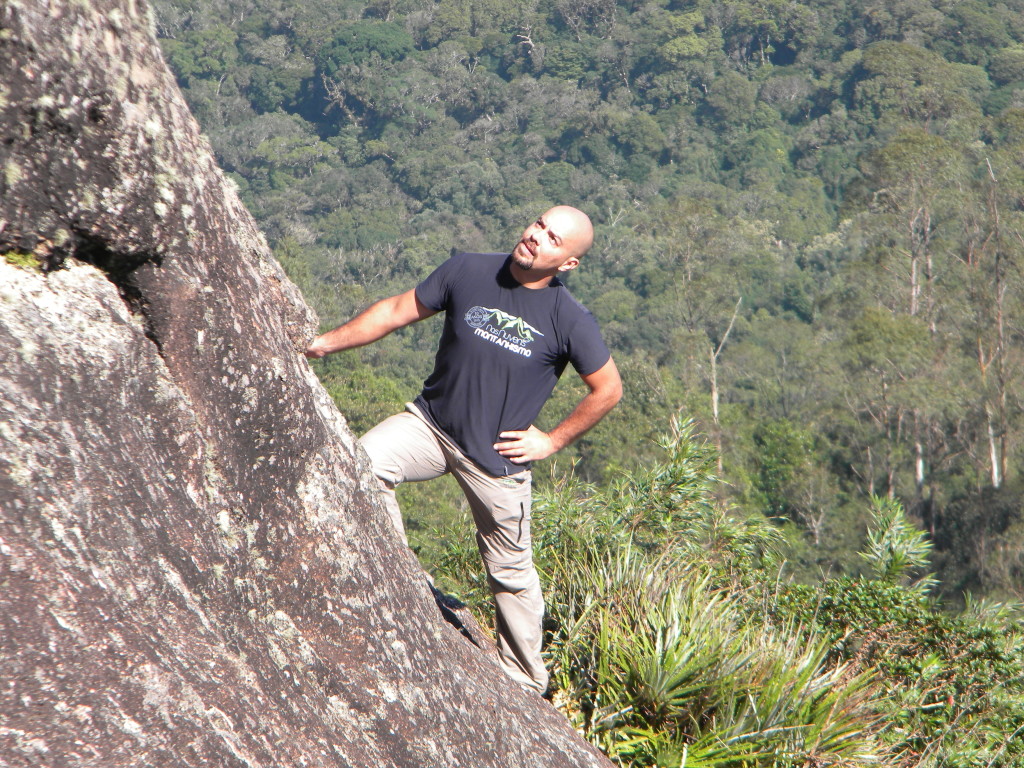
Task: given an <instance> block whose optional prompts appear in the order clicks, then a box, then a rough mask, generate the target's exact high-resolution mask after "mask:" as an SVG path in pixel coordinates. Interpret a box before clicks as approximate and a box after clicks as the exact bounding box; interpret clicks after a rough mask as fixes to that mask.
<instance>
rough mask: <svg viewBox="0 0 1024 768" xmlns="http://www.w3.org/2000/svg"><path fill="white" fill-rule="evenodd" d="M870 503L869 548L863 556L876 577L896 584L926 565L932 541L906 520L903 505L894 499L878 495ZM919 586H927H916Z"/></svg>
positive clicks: (921, 587)
mask: <svg viewBox="0 0 1024 768" xmlns="http://www.w3.org/2000/svg"><path fill="white" fill-rule="evenodd" d="M871 506H872V508H873V509H872V526H871V529H870V530H869V531H868V548H867V550H866V551H864V552H862V553H861V557H863V558H864V560H866V561H867V563H868V565H869V566H870V567H871V570H872V571H873V572H874V574H875V578H877V579H878V580H879V581H883V582H887V583H896V582H897V581H899V580H900V579H901V578H902V577H904V576H906V575H907V573H908V572H909V571H912V570H915V569H919V568H923V567H925V566H927V564H928V555H929V554H930V553H931V551H932V543H931V542H930V541H929V540H928V539H927V537H926V536H925V534H924V532H923V531H920V530H918V529H917V528H915V527H914V526H913V525H912V524H911V523H910V521H909V520H907V516H906V513H905V512H904V511H903V505H902V504H900V503H899V502H898V501H896V500H895V499H885V498H880V497H878V496H875V497H874V498H872V499H871ZM926 583H927V582H926ZM916 588H918V589H923V588H924V587H923V586H921V585H917V586H916Z"/></svg>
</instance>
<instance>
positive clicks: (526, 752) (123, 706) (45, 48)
mask: <svg viewBox="0 0 1024 768" xmlns="http://www.w3.org/2000/svg"><path fill="white" fill-rule="evenodd" d="M148 15H149V10H148V8H147V7H146V6H145V5H144V4H142V3H139V2H132V1H130V0H127V1H126V2H89V3H83V2H71V1H68V2H42V0H36V1H35V2H25V1H23V0H4V2H3V3H2V4H0V253H3V254H4V256H0V765H3V766H5V767H6V766H12V767H13V766H30V765H47V766H80V765H82V766H84V765H89V766H105V767H106V766H128V765H131V766H150V765H152V766H164V765H166V766H193V765H194V766H199V765H225V766H272V765H273V766H278V765H279V766H417V767H418V766H472V767H473V768H479V767H480V766H502V767H503V768H509V767H512V768H514V767H515V766H544V767H546V766H598V765H607V764H608V763H607V761H605V760H604V759H603V758H602V757H601V756H600V755H598V754H597V753H596V752H595V751H594V750H593V749H592V748H591V747H590V746H589V745H587V744H585V743H584V742H582V741H581V740H579V739H578V738H577V737H576V735H575V733H574V732H573V731H572V730H571V729H570V728H569V727H568V725H567V724H566V722H565V720H564V719H563V718H562V717H561V716H560V715H559V714H558V713H557V712H555V711H554V710H553V709H551V707H550V706H549V705H548V704H547V703H545V702H543V701H541V700H540V699H538V698H537V697H535V696H530V695H528V694H526V693H525V692H523V691H521V690H520V689H519V688H518V687H517V686H516V685H515V684H513V683H511V682H510V681H508V680H506V679H505V678H504V676H503V675H502V674H501V672H500V671H499V670H498V668H497V666H496V665H495V663H494V662H493V660H492V658H490V657H489V656H488V655H487V654H486V653H485V652H483V651H481V650H479V649H478V648H476V647H475V646H474V645H473V644H472V643H471V642H470V641H469V640H467V639H466V638H465V637H464V636H463V634H461V633H460V632H459V631H457V630H456V629H455V628H454V627H453V626H452V625H451V624H450V623H447V622H446V621H445V620H444V619H443V618H442V615H441V612H440V611H439V610H438V607H437V605H436V604H435V602H434V599H433V597H432V595H431V592H430V589H429V587H428V585H427V584H426V582H425V579H424V576H423V574H422V571H421V570H420V569H419V566H418V565H417V563H416V561H415V559H414V557H413V556H412V555H411V554H410V553H409V552H408V551H407V550H404V549H403V547H402V546H401V545H400V543H399V541H398V539H397V537H396V536H395V535H394V534H393V532H392V531H391V530H390V529H389V526H388V523H387V518H386V515H385V513H384V511H383V508H382V506H381V505H380V503H379V501H378V500H377V499H376V498H375V496H374V494H373V493H372V484H371V482H370V478H369V477H368V475H367V471H366V470H367V465H366V463H365V460H364V459H363V458H362V457H361V456H360V455H359V453H358V452H357V450H356V447H355V441H354V439H353V437H352V435H351V433H350V432H349V431H348V429H347V427H346V425H345V423H344V420H343V418H342V417H341V415H340V414H339V413H338V412H337V410H336V409H335V407H334V405H333V404H332V403H331V401H330V399H329V398H328V397H327V395H326V394H325V392H324V391H323V389H322V388H321V387H320V386H319V384H318V383H317V381H316V380H315V378H314V376H313V375H312V374H311V372H310V370H309V368H308V366H307V364H306V362H305V360H304V359H303V358H302V356H301V355H300V354H299V350H300V349H302V348H303V347H304V344H305V342H306V341H307V340H308V339H309V338H310V337H311V335H312V334H313V332H314V329H315V325H316V321H315V317H314V316H313V314H312V313H311V312H310V310H309V309H308V308H307V307H306V305H305V303H304V302H303V300H302V298H301V296H299V294H298V292H297V291H296V290H295V288H294V287H293V286H292V285H291V283H289V282H288V280H287V279H286V278H285V277H284V275H283V274H282V272H281V270H280V268H279V267H278V266H277V264H276V263H275V262H274V261H273V260H272V258H271V256H270V253H269V250H268V248H267V246H266V243H265V242H264V240H263V238H262V236H261V235H260V234H259V232H258V231H257V229H256V227H255V225H254V223H253V221H252V219H251V217H250V216H249V214H248V213H247V212H246V211H245V209H244V208H243V207H242V205H241V204H240V203H239V201H238V198H237V196H236V194H235V192H234V191H233V190H232V188H231V185H230V184H229V183H228V182H226V181H225V178H224V177H223V176H222V174H221V173H220V171H219V170H218V169H217V167H216V164H215V162H214V160H213V158H212V156H211V154H210V150H209V147H208V146H207V143H206V141H205V140H203V139H202V138H201V136H200V134H199V131H198V129H197V126H196V124H195V122H194V121H193V119H192V118H191V116H190V115H189V113H188V110H187V108H186V107H185V105H184V103H183V101H182V99H181V97H180V94H179V93H178V89H177V87H176V85H175V83H174V80H173V78H172V76H171V75H170V73H169V72H168V71H167V69H166V67H165V66H164V64H163V61H162V59H161V57H160V54H159V50H158V47H157V45H156V43H155V41H154V39H153V36H152V34H151V31H150V27H151V24H150V21H149V18H148ZM34 259H35V260H37V261H38V262H39V263H40V264H42V265H43V267H44V268H42V269H39V268H33V267H32V266H31V265H30V264H31V262H32V261H33V260H34ZM15 263H17V264H20V265H21V266H15ZM26 264H27V265H29V266H25V265H26Z"/></svg>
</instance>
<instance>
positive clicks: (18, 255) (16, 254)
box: [0, 251, 43, 272]
mask: <svg viewBox="0 0 1024 768" xmlns="http://www.w3.org/2000/svg"><path fill="white" fill-rule="evenodd" d="M0 256H3V257H4V259H6V260H7V263H8V264H13V265H14V266H16V267H21V268H22V269H34V270H36V271H37V272H42V271H43V262H42V261H40V259H39V257H38V256H36V255H35V254H34V253H25V252H23V251H8V252H7V253H4V254H0Z"/></svg>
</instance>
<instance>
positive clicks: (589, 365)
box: [306, 206, 622, 692]
mask: <svg viewBox="0 0 1024 768" xmlns="http://www.w3.org/2000/svg"><path fill="white" fill-rule="evenodd" d="M593 238H594V231H593V227H592V226H591V223H590V219H589V218H588V217H587V215H586V214H584V213H583V212H582V211H579V210H576V209H575V208H570V207H568V206H558V207H555V208H552V209H551V210H550V211H548V212H547V213H545V214H544V215H543V216H541V217H540V218H538V219H537V221H535V222H534V223H533V224H531V225H530V226H529V227H527V229H526V231H525V232H524V233H523V236H522V238H521V239H520V240H519V242H518V243H517V244H516V246H515V249H514V250H513V251H512V253H511V254H510V255H506V254H458V255H456V256H453V257H452V258H450V259H449V260H448V261H447V262H445V263H444V264H442V265H441V266H440V267H438V269H437V270H436V271H435V272H434V273H433V274H431V275H430V276H429V277H428V278H427V279H426V280H424V281H423V282H422V283H421V284H420V285H419V286H417V287H416V288H415V289H414V290H411V291H407V292H406V293H402V294H399V295H397V296H392V297H391V298H388V299H384V300H382V301H379V302H377V303H376V304H374V305H372V306H371V307H370V308H369V309H367V310H366V311H365V312H363V313H362V314H360V315H358V316H357V317H355V318H354V319H353V320H350V321H349V322H347V323H345V324H344V325H341V326H339V327H338V328H335V329H334V330H333V331H329V332H328V333H325V334H323V335H322V336H320V337H318V338H317V339H315V340H314V341H313V342H312V344H310V346H309V349H308V350H307V351H306V355H307V356H309V357H313V358H319V357H323V356H324V355H327V354H330V353H332V352H337V351H338V350H342V349H350V348H352V347H358V346H362V345H364V344H369V343H370V342H373V341H376V340H377V339H380V338H382V337H384V336H386V335H387V334H389V333H391V332H392V331H394V330H396V329H397V328H402V327H404V326H406V325H409V324H411V323H414V322H417V321H419V320H423V319H424V318H427V317H430V316H431V315H434V314H436V313H437V312H440V311H442V310H444V312H445V321H444V329H443V331H442V334H441V340H440V344H439V346H438V351H437V357H436V360H435V364H434V372H433V373H432V374H431V375H430V377H429V378H428V379H427V380H426V381H425V382H424V386H423V391H422V393H421V394H420V395H419V397H417V398H416V401H415V402H414V403H410V404H408V405H407V406H406V407H407V409H408V410H407V411H406V412H405V413H400V414H397V415H395V416H392V417H390V418H388V419H386V420H384V421H383V422H381V423H380V424H378V425H377V426H376V427H374V428H373V429H371V430H370V431H369V432H367V433H366V434H365V435H364V436H363V437H362V439H361V440H360V443H361V444H362V446H363V447H364V448H365V449H366V452H367V454H369V456H370V460H371V462H372V464H373V471H374V474H376V476H377V477H378V479H379V480H380V481H381V487H382V490H383V493H384V498H385V502H386V505H387V508H388V512H389V514H390V516H391V520H392V523H393V524H394V526H395V528H396V529H397V530H398V532H399V534H400V535H401V537H402V539H403V541H404V540H405V530H404V527H403V525H402V517H401V513H400V511H399V509H398V502H397V501H396V498H395V491H394V489H395V486H397V485H398V484H399V483H402V482H404V481H407V480H409V481H420V480H428V479H431V478H434V477H439V476H441V475H443V474H446V473H448V472H451V473H452V474H453V475H454V476H455V478H456V479H457V480H458V482H459V485H460V486H461V487H462V490H463V491H464V492H465V494H466V498H467V499H468V501H469V505H470V509H471V510H472V512H473V519H474V521H475V523H476V528H477V537H476V538H477V545H478V547H479V549H480V554H481V556H482V558H483V561H484V565H485V567H486V569H487V575H488V582H489V584H490V587H491V591H492V593H493V595H494V602H495V613H496V621H495V623H496V632H497V636H498V654H499V659H500V661H501V665H502V667H503V668H504V670H505V671H506V672H507V673H508V674H509V676H511V677H512V678H513V679H515V680H517V681H518V682H520V683H522V684H523V685H525V686H528V687H530V688H534V689H536V690H537V691H540V692H544V691H545V690H546V689H547V684H548V673H547V670H546V669H545V668H544V662H543V660H542V659H541V653H540V652H541V620H542V618H543V615H544V602H543V597H542V594H541V589H540V582H539V580H538V578H537V572H536V570H535V569H534V566H533V553H532V550H531V544H530V541H531V540H530V482H531V475H530V470H529V466H530V462H533V461H539V460H541V459H545V458H547V457H548V456H550V455H552V454H553V453H555V452H556V451H558V450H560V449H562V448H564V447H565V446H567V445H569V444H570V443H571V442H573V441H574V440H575V439H576V438H578V437H579V436H580V435H582V434H583V433H584V432H586V431H587V430H588V429H590V428H591V427H592V426H594V425H595V424H596V423H597V422H598V421H600V420H601V418H602V417H603V416H604V415H605V414H606V413H608V412H609V411H610V410H611V409H612V408H613V407H614V406H615V404H616V403H617V402H618V401H619V399H620V398H621V397H622V383H621V381H620V379H619V373H618V371H617V370H616V368H615V363H614V362H613V361H612V359H611V355H610V354H609V352H608V348H607V347H606V346H605V344H604V342H603V341H602V339H601V335H600V331H599V330H598V327H597V323H596V322H595V320H594V318H593V316H592V315H591V314H590V313H589V312H588V311H587V310H586V309H585V308H584V307H583V306H582V305H581V304H579V303H578V302H577V301H576V300H575V299H573V298H572V296H571V295H570V294H569V292H568V291H567V290H566V288H565V286H564V285H562V283H561V282H560V281H559V280H558V275H559V274H561V273H565V272H569V271H571V270H573V269H575V268H576V267H577V266H579V263H580V259H581V258H582V257H583V255H584V254H585V253H586V252H587V250H589V248H590V246H591V244H592V243H593ZM567 363H572V365H573V367H574V368H575V369H576V371H577V373H578V374H579V375H580V376H581V377H582V379H583V381H584V382H585V383H586V385H587V387H588V388H589V390H590V391H589V393H588V394H587V395H586V396H585V397H584V398H583V399H582V400H581V401H580V403H579V404H578V405H577V406H576V408H575V409H574V410H573V412H572V413H571V414H570V415H569V416H568V417H567V418H566V419H565V420H564V421H562V422H561V423H560V424H558V426H556V427H555V428H554V429H552V430H551V431H550V432H543V431H542V430H540V429H538V428H537V427H536V426H535V425H534V424H533V420H534V419H535V418H536V417H537V414H538V413H539V412H540V409H541V407H542V406H543V404H544V402H545V401H546V400H547V398H548V397H549V396H550V394H551V391H552V389H553V388H554V386H555V383H556V382H557V380H558V377H559V376H560V375H561V373H562V371H563V370H564V368H565V366H566V364H567Z"/></svg>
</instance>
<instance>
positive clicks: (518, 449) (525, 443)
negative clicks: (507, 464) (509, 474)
mask: <svg viewBox="0 0 1024 768" xmlns="http://www.w3.org/2000/svg"><path fill="white" fill-rule="evenodd" d="M498 437H501V438H504V439H505V440H506V441H507V442H504V443H495V444H494V450H496V451H497V452H498V453H500V454H501V455H502V456H504V457H505V458H506V459H508V460H509V461H511V462H512V463H513V464H525V463H526V462H528V461H540V460H541V459H546V458H547V457H548V456H550V455H551V454H553V453H555V452H556V451H557V450H558V449H557V448H556V447H555V443H554V441H553V440H552V439H551V436H550V435H549V434H548V433H547V432H542V431H541V430H539V429H537V428H536V427H535V426H533V425H532V424H531V425H530V428H529V429H526V430H520V431H513V432H502V433H501V434H500V435H498Z"/></svg>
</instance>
